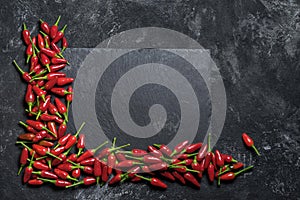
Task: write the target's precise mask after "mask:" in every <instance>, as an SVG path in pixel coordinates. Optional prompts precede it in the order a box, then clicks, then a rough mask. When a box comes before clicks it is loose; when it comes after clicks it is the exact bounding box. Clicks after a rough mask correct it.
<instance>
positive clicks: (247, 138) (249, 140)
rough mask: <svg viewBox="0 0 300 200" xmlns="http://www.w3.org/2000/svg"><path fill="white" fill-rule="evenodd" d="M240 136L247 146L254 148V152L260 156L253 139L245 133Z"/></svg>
mask: <svg viewBox="0 0 300 200" xmlns="http://www.w3.org/2000/svg"><path fill="white" fill-rule="evenodd" d="M242 138H243V141H244V143H245V145H246V146H247V147H250V148H252V149H254V151H255V152H256V154H257V155H259V156H260V153H259V152H258V150H257V149H256V147H255V146H254V142H253V139H252V138H251V137H250V136H249V135H247V133H243V135H242Z"/></svg>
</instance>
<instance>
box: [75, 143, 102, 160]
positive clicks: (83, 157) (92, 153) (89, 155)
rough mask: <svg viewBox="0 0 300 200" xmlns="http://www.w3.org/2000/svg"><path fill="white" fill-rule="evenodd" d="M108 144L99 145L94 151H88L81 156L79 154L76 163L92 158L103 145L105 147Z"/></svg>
mask: <svg viewBox="0 0 300 200" xmlns="http://www.w3.org/2000/svg"><path fill="white" fill-rule="evenodd" d="M107 143H108V141H106V142H104V143H102V144H100V145H99V146H98V147H96V148H95V149H88V150H87V151H86V152H84V153H83V154H81V155H80V156H79V157H78V158H77V162H81V161H83V160H86V159H88V158H90V157H93V156H94V154H95V152H96V151H98V150H99V149H100V148H101V147H103V146H104V145H106V144H107Z"/></svg>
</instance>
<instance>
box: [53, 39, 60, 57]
mask: <svg viewBox="0 0 300 200" xmlns="http://www.w3.org/2000/svg"><path fill="white" fill-rule="evenodd" d="M50 47H51V49H52V50H53V51H55V53H57V54H59V55H61V52H60V49H59V47H58V46H57V45H56V44H55V43H53V42H51V43H50Z"/></svg>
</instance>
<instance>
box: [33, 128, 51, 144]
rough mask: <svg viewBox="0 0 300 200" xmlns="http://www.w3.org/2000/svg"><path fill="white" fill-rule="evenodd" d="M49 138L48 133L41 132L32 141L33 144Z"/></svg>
mask: <svg viewBox="0 0 300 200" xmlns="http://www.w3.org/2000/svg"><path fill="white" fill-rule="evenodd" d="M46 136H47V131H44V130H42V131H39V132H38V133H37V134H35V137H34V138H33V139H32V141H33V142H35V143H37V142H39V141H40V140H42V139H44V138H45V137H46Z"/></svg>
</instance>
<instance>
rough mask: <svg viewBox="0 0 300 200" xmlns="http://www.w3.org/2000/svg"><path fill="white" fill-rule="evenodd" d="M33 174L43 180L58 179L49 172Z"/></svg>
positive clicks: (43, 171)
mask: <svg viewBox="0 0 300 200" xmlns="http://www.w3.org/2000/svg"><path fill="white" fill-rule="evenodd" d="M33 173H35V174H38V175H40V176H41V177H43V178H49V179H57V178H58V177H57V176H56V175H55V174H54V173H52V172H50V171H46V170H42V171H40V172H33Z"/></svg>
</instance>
